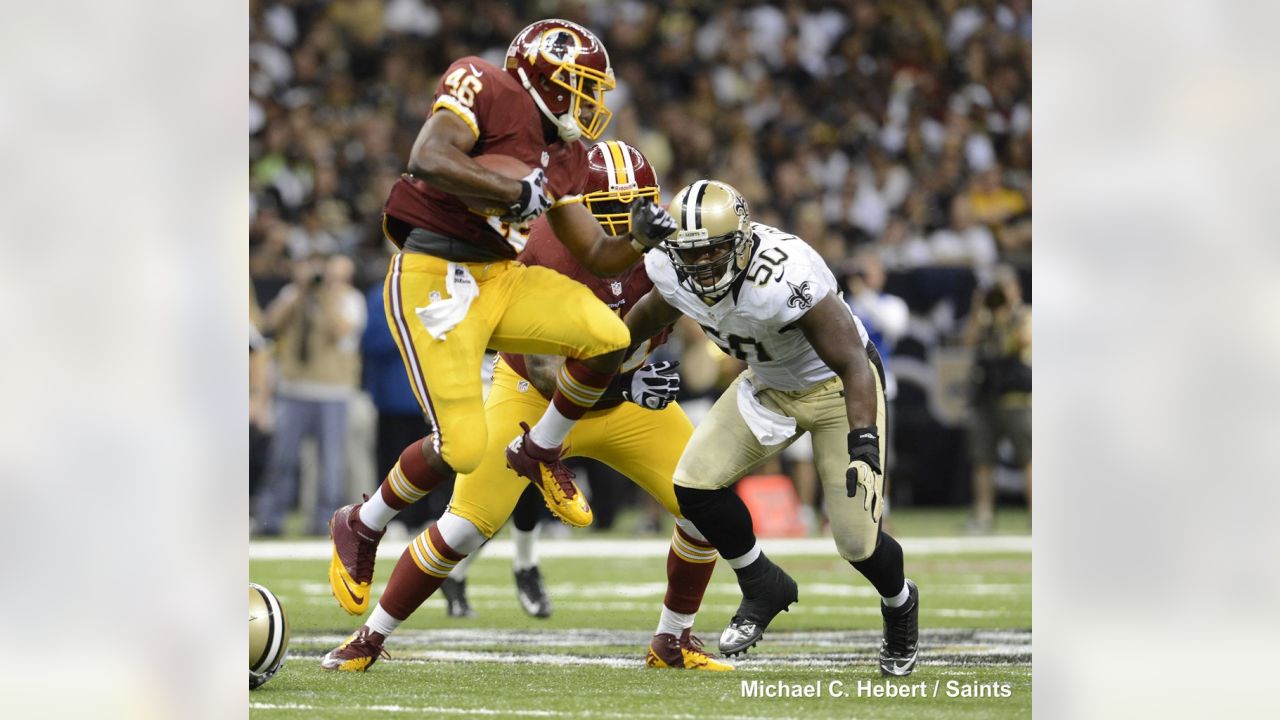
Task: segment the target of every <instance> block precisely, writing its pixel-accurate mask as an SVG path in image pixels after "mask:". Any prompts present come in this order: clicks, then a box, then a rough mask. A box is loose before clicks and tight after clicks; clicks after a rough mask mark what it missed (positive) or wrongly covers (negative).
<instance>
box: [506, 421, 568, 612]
mask: <svg viewBox="0 0 1280 720" xmlns="http://www.w3.org/2000/svg"><path fill="white" fill-rule="evenodd" d="M577 427H578V426H575V428H577ZM543 507H545V504H544V502H543V500H542V493H540V492H538V489H537V488H536V487H534V486H533V485H529V486H528V487H526V488H525V490H524V492H523V493H521V495H520V500H519V501H518V502H517V503H516V508H515V511H513V512H512V513H511V541H512V545H514V547H515V553H514V554H513V555H512V558H511V572H512V573H513V574H514V575H515V582H516V599H517V600H519V601H520V607H522V608H524V611H525V612H526V613H528V614H529V615H530V616H532V617H536V618H549V617H551V597H550V596H549V595H547V587H546V583H544V582H543V580H542V570H541V569H540V568H539V567H538V545H537V543H538V521H539V520H540V519H541V517H542V514H543Z"/></svg>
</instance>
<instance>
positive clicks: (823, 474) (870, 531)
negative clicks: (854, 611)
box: [674, 359, 888, 562]
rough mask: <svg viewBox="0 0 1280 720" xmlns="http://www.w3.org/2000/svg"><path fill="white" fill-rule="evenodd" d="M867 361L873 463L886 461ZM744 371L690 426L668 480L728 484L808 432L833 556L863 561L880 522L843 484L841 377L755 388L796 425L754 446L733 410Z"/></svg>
mask: <svg viewBox="0 0 1280 720" xmlns="http://www.w3.org/2000/svg"><path fill="white" fill-rule="evenodd" d="M865 362H867V363H868V364H869V365H870V366H871V373H872V375H873V376H874V378H875V387H876V430H877V433H878V434H879V435H880V464H881V467H888V456H887V455H886V447H885V404H884V379H883V377H881V374H880V371H879V368H877V367H876V363H875V362H873V361H871V360H870V359H868V360H866V361H865ZM744 375H745V376H748V377H753V375H752V373H751V371H750V370H746V371H744V372H743V373H742V375H739V376H738V377H737V378H736V379H735V380H734V381H733V383H732V384H730V385H729V389H727V390H725V391H724V394H722V395H721V396H720V399H719V400H716V403H715V405H713V406H712V408H711V412H709V413H708V414H707V417H706V418H704V419H703V421H702V422H701V423H700V424H699V425H698V429H697V431H696V432H695V433H694V434H693V437H692V438H690V439H689V445H688V447H687V448H686V449H685V452H684V456H683V457H681V459H680V463H679V466H678V467H677V468H676V472H675V476H674V480H675V484H676V485H680V486H682V487H689V488H698V489H702V490H715V489H717V488H723V487H728V486H729V485H732V484H733V483H734V482H737V480H738V479H739V478H740V477H742V475H743V473H745V472H747V471H748V470H751V469H752V468H754V467H757V466H758V465H760V464H762V463H764V462H765V461H766V460H768V459H769V458H772V457H773V456H775V455H777V454H778V453H780V452H782V450H783V449H784V448H786V447H787V446H788V445H790V444H791V443H793V442H795V440H796V438H798V437H800V436H801V435H802V434H803V433H804V432H805V431H808V432H809V433H810V434H811V435H812V437H813V457H814V464H815V466H816V468H817V471H818V477H819V479H820V480H821V482H822V491H823V496H824V501H825V505H826V508H827V517H829V518H830V519H831V535H832V537H833V538H834V539H835V541H836V548H837V549H839V551H840V555H841V557H843V558H844V559H846V560H849V561H851V562H857V561H859V560H865V559H866V558H867V557H868V556H870V555H871V553H872V551H874V550H875V547H876V536H877V535H878V534H879V532H880V523H879V522H877V521H876V520H874V519H872V517H871V511H870V510H867V509H864V508H863V504H864V501H865V500H866V497H865V496H864V492H865V490H862V489H859V490H858V493H857V495H856V496H855V497H848V494H847V492H846V491H845V470H846V469H847V468H848V467H849V445H848V436H849V415H848V411H847V410H846V408H845V400H844V384H843V383H842V382H841V381H840V378H839V377H833V378H831V379H829V380H827V381H825V382H821V383H818V384H816V385H814V386H812V387H810V388H807V389H805V390H798V391H795V392H786V391H783V390H771V389H765V390H761V391H759V392H758V393H757V394H756V398H757V399H758V400H759V401H760V403H761V404H762V405H764V406H765V407H766V408H768V409H770V410H772V411H774V412H776V413H779V414H782V415H786V416H789V417H792V418H795V421H796V429H797V432H796V434H795V435H793V436H792V437H791V438H790V439H788V440H786V441H785V442H782V443H779V444H777V445H761V444H760V441H759V440H757V439H756V436H755V434H754V433H752V432H751V428H749V427H747V423H746V421H745V420H743V419H742V413H741V412H739V410H738V384H739V383H741V382H742V377H743V376H744Z"/></svg>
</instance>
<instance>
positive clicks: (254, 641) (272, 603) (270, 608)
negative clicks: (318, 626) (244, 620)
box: [249, 583, 289, 690]
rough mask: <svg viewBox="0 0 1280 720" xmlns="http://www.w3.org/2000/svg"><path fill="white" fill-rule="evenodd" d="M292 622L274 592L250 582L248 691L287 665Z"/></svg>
mask: <svg viewBox="0 0 1280 720" xmlns="http://www.w3.org/2000/svg"><path fill="white" fill-rule="evenodd" d="M288 649H289V620H288V618H286V617H285V613H284V606H282V605H281V604H280V599H279V598H277V597H276V596H275V593H273V592H271V591H270V590H268V589H266V588H264V587H262V586H261V585H258V584H256V583H249V689H250V690H255V689H257V688H258V687H259V686H261V685H262V684H263V683H265V682H266V681H268V680H270V679H271V678H272V677H274V676H275V674H276V673H277V672H279V671H280V668H281V666H283V665H284V659H285V654H286V653H287V651H288Z"/></svg>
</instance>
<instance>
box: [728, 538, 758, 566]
mask: <svg viewBox="0 0 1280 720" xmlns="http://www.w3.org/2000/svg"><path fill="white" fill-rule="evenodd" d="M759 557H760V543H756V544H755V545H752V546H751V549H750V550H748V551H747V553H746V554H745V555H739V556H738V557H736V558H725V559H724V560H725V562H727V563H729V567H731V568H733V569H734V570H741V569H742V568H744V567H746V566H748V565H750V564H751V563H753V562H755V561H756V559H757V558H759Z"/></svg>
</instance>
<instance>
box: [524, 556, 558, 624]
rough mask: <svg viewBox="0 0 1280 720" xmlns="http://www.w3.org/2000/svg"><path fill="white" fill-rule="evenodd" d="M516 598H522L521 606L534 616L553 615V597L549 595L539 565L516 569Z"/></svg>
mask: <svg viewBox="0 0 1280 720" xmlns="http://www.w3.org/2000/svg"><path fill="white" fill-rule="evenodd" d="M516 598H518V599H519V600H520V607H522V608H524V611H525V612H527V613H529V614H530V615H532V616H533V617H536V618H549V617H551V598H550V597H548V596H547V588H546V586H545V585H543V584H542V573H541V572H539V571H538V566H537V565H534V566H533V567H531V568H525V569H524V570H516Z"/></svg>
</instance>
